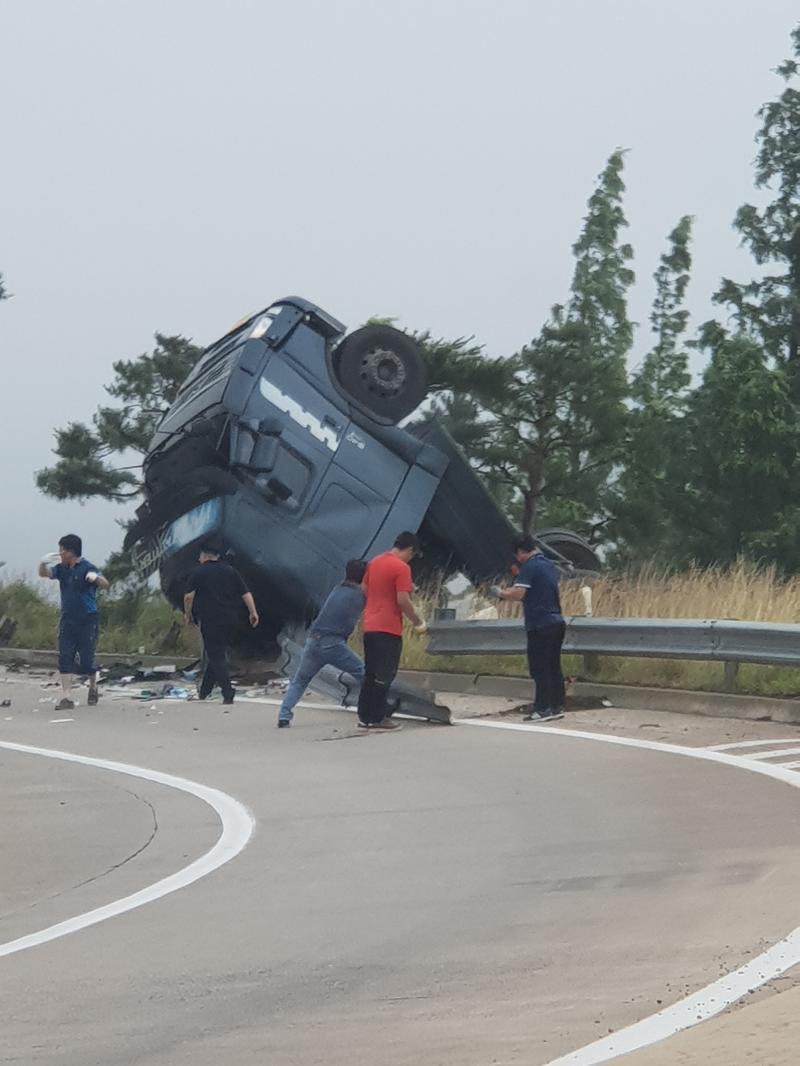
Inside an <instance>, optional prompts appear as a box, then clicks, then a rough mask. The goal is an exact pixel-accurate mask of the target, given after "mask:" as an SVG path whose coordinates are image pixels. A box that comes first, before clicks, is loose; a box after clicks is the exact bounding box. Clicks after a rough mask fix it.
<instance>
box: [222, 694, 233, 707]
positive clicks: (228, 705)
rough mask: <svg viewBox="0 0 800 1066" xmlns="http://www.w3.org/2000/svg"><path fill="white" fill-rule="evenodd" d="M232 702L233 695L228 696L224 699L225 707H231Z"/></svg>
mask: <svg viewBox="0 0 800 1066" xmlns="http://www.w3.org/2000/svg"><path fill="white" fill-rule="evenodd" d="M232 703H233V696H226V697H225V699H224V700H223V701H222V705H223V706H224V707H230V706H231V705H232Z"/></svg>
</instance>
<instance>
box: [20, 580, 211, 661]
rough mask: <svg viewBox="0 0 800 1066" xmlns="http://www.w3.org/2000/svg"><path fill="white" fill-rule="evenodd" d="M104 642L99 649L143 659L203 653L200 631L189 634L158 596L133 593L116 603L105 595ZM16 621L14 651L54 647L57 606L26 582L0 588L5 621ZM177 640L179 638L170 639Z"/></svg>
mask: <svg viewBox="0 0 800 1066" xmlns="http://www.w3.org/2000/svg"><path fill="white" fill-rule="evenodd" d="M99 603H100V620H101V625H100V639H99V640H98V644H97V650H98V651H101V652H110V653H112V654H118V655H120V657H124V658H129V657H130V656H132V655H134V656H135V655H138V654H139V649H140V648H144V649H145V651H144V654H147V655H159V654H161V653H162V651H163V652H164V653H165V654H166V655H189V656H194V655H197V654H198V650H197V649H198V643H197V633H196V630H194V629H192V630H189V629H186V628H185V627H184V626H183V625H182V624H181V616H180V614H179V613H178V612H177V611H174V610H173V609H172V608H171V607H170V605H169V604H168V603H167V601H166V600H165V599H164V598H163V597H162V596H161V595H159V594H158V593H149V592H147V593H145V592H143V593H132V594H130V595H124V596H120V597H117V598H112V597H109V596H102V598H101V599H100V601H99ZM2 615H9V616H10V617H11V618H14V619H16V622H17V629H16V632H15V634H14V639H13V641H12V646H13V647H16V648H55V646H56V642H57V634H58V607H57V606H56V604H55V602H54V601H51V600H50V599H48V598H47V596H45V595H44V594H42V593H41V592H40V591H39V590H38V589H37V588H35V587H34V586H32V585H28V584H26V583H25V582H24V581H11V582H7V583H5V584H0V616H2ZM170 638H174V639H170Z"/></svg>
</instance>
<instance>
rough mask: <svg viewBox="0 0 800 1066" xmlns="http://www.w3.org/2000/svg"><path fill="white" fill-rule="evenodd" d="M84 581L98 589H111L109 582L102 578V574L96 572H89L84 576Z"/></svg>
mask: <svg viewBox="0 0 800 1066" xmlns="http://www.w3.org/2000/svg"><path fill="white" fill-rule="evenodd" d="M86 580H87V581H88V582H89V584H90V585H96V586H97V588H99V589H107V588H111V582H110V581H109V580H108V578H107V577H103V575H102V574H98V572H97V571H96V570H90V571H89V573H88V574H87V575H86Z"/></svg>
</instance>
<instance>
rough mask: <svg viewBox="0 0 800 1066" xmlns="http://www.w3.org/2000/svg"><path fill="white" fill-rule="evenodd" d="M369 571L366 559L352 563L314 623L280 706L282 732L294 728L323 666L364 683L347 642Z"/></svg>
mask: <svg viewBox="0 0 800 1066" xmlns="http://www.w3.org/2000/svg"><path fill="white" fill-rule="evenodd" d="M366 570H367V564H366V563H365V562H364V560H363V559H351V560H350V561H349V562H348V564H347V567H346V569H345V579H344V581H343V582H342V583H341V585H337V586H336V588H335V589H334V590H333V592H331V594H330V595H329V596H328V598H327V600H326V601H325V603H324V604H323V605H322V610H321V611H320V612H319V614H318V615H317V617H316V618H315V619H314V622H313V625H312V626H311V629H310V630H309V633H308V639H307V640H306V643H305V647H304V648H303V654H302V656H301V658H300V665H299V666H298V667H297V671H296V673H295V675H294V677H293V678H292V681H291V684H290V685H289V687H288V689H287V690H286V695H285V696H284V697H283V702H282V703H281V709H280V712H279V714H278V728H279V729H285V728H286V727H287V726H290V725H291V724H292V719H293V718H294V706H295V704H296V703H297V702H298V701H299V700H300V698H301V697H302V695H303V693H304V692H305V690H306V689H307V688H308V686H309V685H310V683H311V681H312V680H313V679H314V677H316V675H317V674H318V673H319V672H320V670H321V669H322V668H323V666H334V667H336V669H337V670H341V671H342V673H345V674H350V676H351V677H352V678H354V679H355V680H356V681H358V682H359V683H360V682H362V681H363V680H364V664H363V663H362V662H361V660H360V659H359V657H358V656H357V655H356V653H355V652H354V651H351V650H350V648H348V646H347V641H348V640H349V638H350V634H351V633H352V632H353V630H354V629H355V627H356V622H357V621H358V619H359V618H360V616H361V612H362V611H363V610H364V592H363V591H362V588H361V582H362V581H363V580H364V574H365V573H366Z"/></svg>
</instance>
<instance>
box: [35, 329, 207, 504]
mask: <svg viewBox="0 0 800 1066" xmlns="http://www.w3.org/2000/svg"><path fill="white" fill-rule="evenodd" d="M201 353H202V349H201V348H198V347H197V346H196V345H194V344H192V343H191V341H189V340H187V339H186V338H185V337H181V336H165V335H164V334H161V333H156V347H155V348H154V350H153V351H152V352H150V353H146V354H143V355H140V356H138V358H136V359H129V360H119V361H118V362H116V363H114V364H113V368H114V380H113V381H112V382H111V384H110V385H108V386H106V392H107V393H108V394H109V396H111V397H112V398H113V399H114V400H117V401H119V403H118V405H117V406H110V405H109V406H101V407H98V409H97V411H96V412H95V414H94V416H93V417H92V422H91V425H86V424H85V423H83V422H70V423H69V424H68V425H67V426H65V427H64V428H63V429H57V430H56V431H55V438H56V447H55V449H54V452H55V454H56V456H57V461H56V463H55V464H54V465H53V466H51V467H47V468H46V469H44V470H40V471H38V473H37V474H36V484H37V485H38V487H39V488H40V489H41V490H42V492H44V493H46V494H47V495H48V496H55V497H56V499H59V500H66V499H78V500H86V499H89V498H91V497H99V498H101V499H106V500H115V501H125V500H130V499H132V498H134V497H135V496H137V495H138V494H139V492H140V491H141V476H140V469H141V461H142V459H143V458H144V455H145V452H146V451H147V445H148V443H149V441H150V438H151V437H152V435H153V432H154V431H155V428H156V426H157V425H158V423H159V421H160V420H161V418H162V416H163V415H164V413H165V411H166V410H167V409H168V408H169V406H170V405H171V404H172V402H173V400H174V399H175V396H176V395H177V392H178V389H179V388H180V385H181V383H182V382H183V380H184V379H185V378H186V375H187V374H188V373H189V371H190V370H191V368H192V367H193V366H194V364H195V363H196V362H197V360H198V358H199V357H200V355H201ZM130 458H133V459H134V462H133V463H126V465H118V464H120V463H125V461H126V460H127V459H130Z"/></svg>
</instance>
